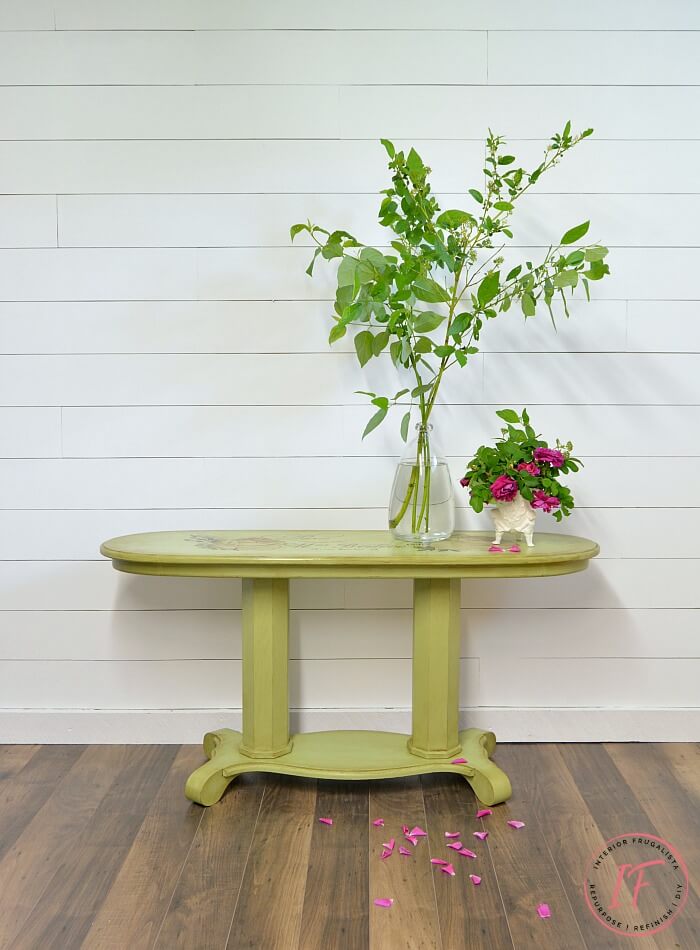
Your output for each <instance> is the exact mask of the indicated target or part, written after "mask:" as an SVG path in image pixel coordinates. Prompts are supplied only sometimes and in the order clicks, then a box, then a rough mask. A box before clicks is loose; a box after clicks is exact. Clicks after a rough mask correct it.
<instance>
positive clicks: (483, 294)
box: [476, 271, 501, 307]
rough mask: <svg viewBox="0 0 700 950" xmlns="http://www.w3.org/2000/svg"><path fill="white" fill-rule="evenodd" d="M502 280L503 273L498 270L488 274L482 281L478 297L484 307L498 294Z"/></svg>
mask: <svg viewBox="0 0 700 950" xmlns="http://www.w3.org/2000/svg"><path fill="white" fill-rule="evenodd" d="M500 280H501V275H500V274H499V272H498V271H494V272H493V273H492V274H487V275H486V277H484V279H483V280H482V281H481V283H480V284H479V289H478V291H477V294H476V298H477V300H478V301H479V304H480V305H481V306H482V307H485V306H486V304H487V303H488V302H489V301H490V300H493V298H494V297H495V296H496V294H497V293H498V287H499V284H500Z"/></svg>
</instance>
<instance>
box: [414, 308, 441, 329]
mask: <svg viewBox="0 0 700 950" xmlns="http://www.w3.org/2000/svg"><path fill="white" fill-rule="evenodd" d="M444 319H445V317H441V316H440V314H439V313H433V311H432V310H424V311H422V312H421V313H417V314H415V316H414V317H412V319H411V326H412V327H413V329H414V330H415V332H416V333H430V331H431V330H435V329H437V327H439V326H440V324H441V323H442V321H443V320H444Z"/></svg>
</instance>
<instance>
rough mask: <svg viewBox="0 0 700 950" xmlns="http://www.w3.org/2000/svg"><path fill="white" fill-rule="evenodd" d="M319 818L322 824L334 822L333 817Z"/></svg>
mask: <svg viewBox="0 0 700 950" xmlns="http://www.w3.org/2000/svg"><path fill="white" fill-rule="evenodd" d="M318 820H319V821H320V822H321V824H322V825H332V824H333V819H332V818H319V819H318Z"/></svg>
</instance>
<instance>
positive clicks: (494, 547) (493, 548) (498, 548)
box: [489, 544, 503, 554]
mask: <svg viewBox="0 0 700 950" xmlns="http://www.w3.org/2000/svg"><path fill="white" fill-rule="evenodd" d="M489 551H490V552H496V551H499V552H500V553H501V554H502V553H503V548H502V547H501V545H500V544H492V545H491V547H490V548H489Z"/></svg>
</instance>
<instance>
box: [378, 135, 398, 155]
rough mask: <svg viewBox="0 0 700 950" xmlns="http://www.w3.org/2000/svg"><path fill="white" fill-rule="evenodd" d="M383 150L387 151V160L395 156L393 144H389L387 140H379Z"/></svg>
mask: <svg viewBox="0 0 700 950" xmlns="http://www.w3.org/2000/svg"><path fill="white" fill-rule="evenodd" d="M379 141H380V142H381V143H382V145H383V146H384V148H385V149H386V150H387V154H388V155H389V158H393V157H394V155H396V149H395V148H394V143H393V142H390V141H389V139H379Z"/></svg>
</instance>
